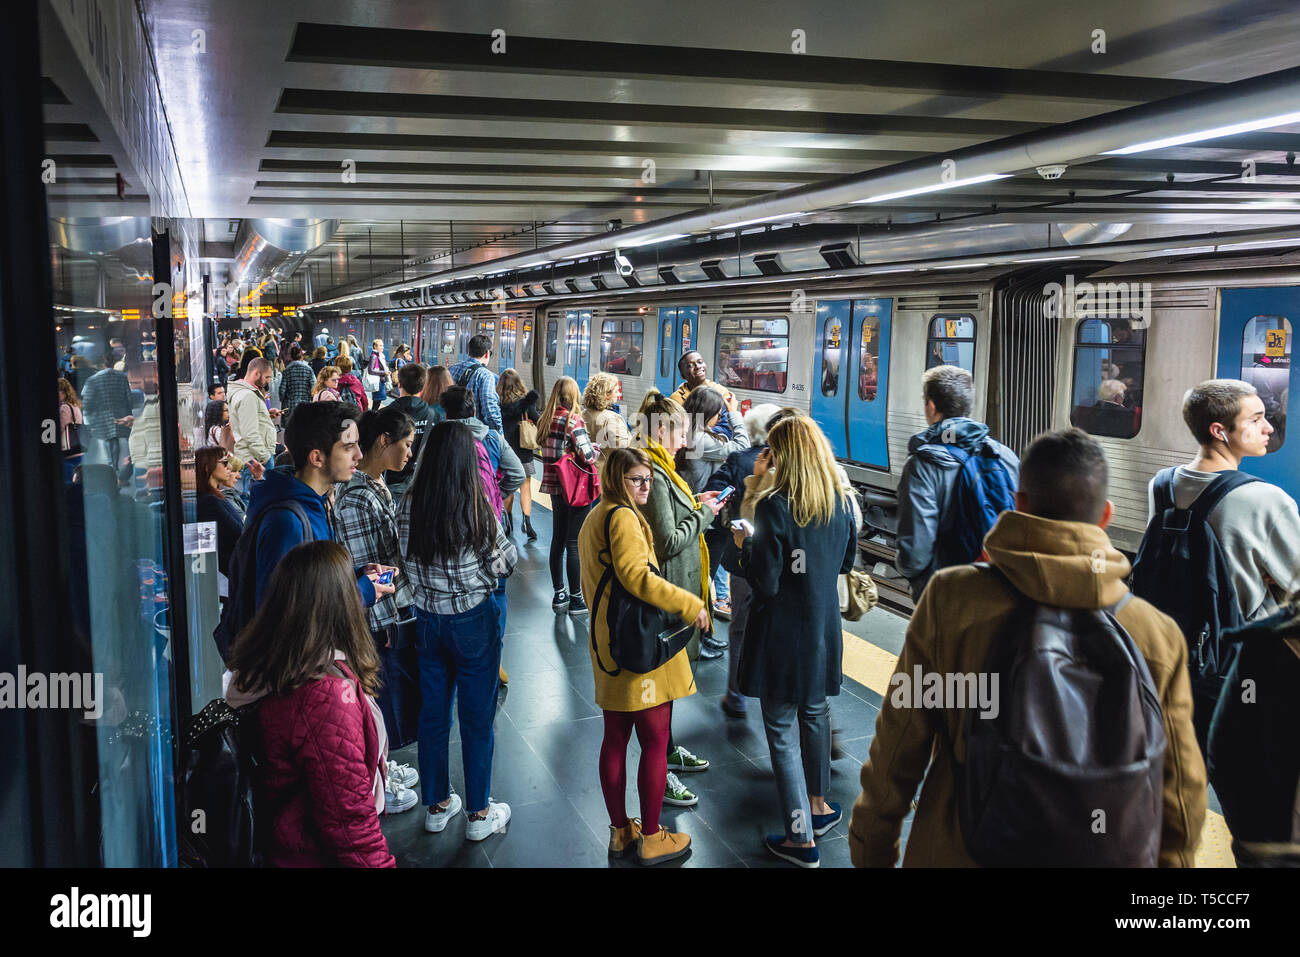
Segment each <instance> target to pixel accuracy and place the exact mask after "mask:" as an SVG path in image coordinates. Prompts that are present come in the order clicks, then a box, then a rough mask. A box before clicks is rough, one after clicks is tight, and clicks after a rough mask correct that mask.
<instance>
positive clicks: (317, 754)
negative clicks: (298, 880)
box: [226, 541, 397, 867]
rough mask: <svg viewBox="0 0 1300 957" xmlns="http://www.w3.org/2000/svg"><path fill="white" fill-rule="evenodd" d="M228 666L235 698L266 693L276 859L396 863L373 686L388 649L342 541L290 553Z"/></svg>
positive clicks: (262, 806) (272, 858)
mask: <svg viewBox="0 0 1300 957" xmlns="http://www.w3.org/2000/svg"><path fill="white" fill-rule="evenodd" d="M230 669H231V671H232V672H233V676H232V678H231V681H230V687H229V689H228V690H227V693H226V700H227V701H228V702H230V704H231V705H232V706H234V707H240V706H242V705H244V704H248V703H250V702H251V701H254V700H257V699H259V698H260V699H261V702H262V703H261V706H260V707H259V708H258V710H257V718H258V722H259V724H260V725H261V731H262V738H263V742H264V747H265V759H266V760H265V764H264V773H265V777H264V779H263V782H262V783H263V786H264V794H263V797H262V799H261V801H260V803H259V805H258V813H259V822H260V820H261V815H269V817H268V826H269V827H270V828H271V831H270V838H269V843H268V851H267V855H266V858H267V863H268V864H269V865H271V866H273V867H339V866H341V867H396V866H397V865H396V862H395V861H394V860H393V855H392V854H390V853H389V851H388V842H387V841H385V840H384V835H383V833H381V831H380V829H379V813H380V811H382V810H383V807H384V778H383V776H384V774H386V773H387V767H386V758H387V749H388V742H387V740H386V739H385V734H384V723H383V721H382V719H381V720H376V717H375V716H376V714H377V713H378V707H377V706H376V705H375V704H374V701H373V698H372V695H373V694H374V693H375V691H376V690H377V689H378V679H379V656H378V654H377V652H376V651H375V642H374V639H373V638H371V636H370V629H369V628H368V627H367V626H366V617H365V613H364V611H363V610H362V608H361V599H360V596H359V595H358V593H357V589H356V581H355V579H354V577H353V571H352V559H351V557H350V556H349V555H348V552H347V550H346V549H345V548H344V547H343V546H342V545H339V544H338V543H336V542H330V541H316V542H306V543H304V544H302V545H299V546H297V547H296V548H294V549H292V550H291V551H290V552H289V553H288V554H286V555H285V556H284V558H282V559H281V560H280V563H279V565H277V566H276V569H275V572H274V574H272V576H271V583H270V587H269V590H268V592H267V594H266V596H265V598H264V600H263V601H262V604H261V607H260V608H259V609H258V612H257V615H256V616H254V618H253V620H252V621H251V622H250V623H249V625H248V627H246V628H245V629H244V630H243V631H242V632H240V634H239V637H238V638H236V639H235V644H234V647H233V648H232V650H231V660H230Z"/></svg>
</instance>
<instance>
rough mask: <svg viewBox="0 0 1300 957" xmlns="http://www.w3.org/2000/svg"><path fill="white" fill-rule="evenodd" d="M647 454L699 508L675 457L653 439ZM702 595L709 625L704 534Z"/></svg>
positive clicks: (707, 578) (701, 561)
mask: <svg viewBox="0 0 1300 957" xmlns="http://www.w3.org/2000/svg"><path fill="white" fill-rule="evenodd" d="M645 452H646V455H648V456H650V461H651V462H653V463H654V464H655V465H657V466H659V467H660V468H661V469H663V470H664V474H666V475H667V476H668V480H669V481H670V482H672V483H673V484H674V485H676V486H677V487H678V488H679V489H681V490H682V492H683V493H685V495H686V497H687V498H688V499H690V500H691V505H692V506H693V507H695V508H696V509H698V508H699V507H700V500H699V498H698V497H697V496H696V494H695V493H694V492H693V491H691V487H690V486H689V485H687V484H686V479H684V478H682V477H681V476H680V475H678V474H677V465H676V463H675V462H673V457H672V456H671V455H669V454H668V450H667V449H666V448H664V447H663V446H662V445H660V444H659V443H658V442H655V441H654V440H653V439H651V440H647V441H646V444H645ZM700 597H701V598H703V599H704V607H705V608H706V609H707V610H708V612H709V625H710V627H712V625H713V606H712V603H711V602H710V601H709V546H707V545H705V544H704V535H703V534H701V535H700Z"/></svg>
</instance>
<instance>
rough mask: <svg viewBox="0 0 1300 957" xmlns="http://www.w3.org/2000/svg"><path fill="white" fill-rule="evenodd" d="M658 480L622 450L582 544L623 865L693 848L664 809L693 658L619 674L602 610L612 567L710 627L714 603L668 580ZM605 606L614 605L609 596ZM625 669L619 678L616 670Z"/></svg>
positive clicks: (612, 841)
mask: <svg viewBox="0 0 1300 957" xmlns="http://www.w3.org/2000/svg"><path fill="white" fill-rule="evenodd" d="M653 484H654V474H653V471H652V467H651V464H650V457H649V456H648V455H646V453H645V452H643V451H641V450H640V449H631V448H623V449H613V450H611V451H610V453H609V455H607V456H606V458H605V462H604V465H603V466H602V468H601V497H600V501H599V502H598V503H597V504H596V506H595V507H594V508H593V509H592V511H591V514H590V515H589V516H588V517H587V521H586V522H585V523H584V524H583V526H582V532H581V533H580V534H579V536H578V551H579V553H580V554H581V556H582V590H583V593H584V594H585V595H586V596H587V601H588V602H589V603H591V606H592V608H593V609H594V610H595V612H596V613H595V614H594V615H593V616H592V622H591V648H590V654H591V670H592V673H593V676H594V678H595V682H596V705H597V707H599V708H600V709H601V710H602V711H603V712H604V720H605V736H604V739H603V740H602V741H601V744H600V762H599V771H600V789H601V791H602V792H603V793H604V796H605V807H606V810H608V811H609V832H610V834H609V853H610V856H612V857H617V856H620V855H622V854H624V853H625V852H627V851H628V850H630V849H631V848H632V847H633V846H634V845H635V847H636V849H637V856H638V858H639V859H640V861H641V863H643V864H659V863H662V862H663V861H670V860H673V859H674V858H678V857H681V856H682V855H684V854H686V853H687V851H688V850H689V849H690V844H691V839H690V836H689V835H686V834H674V833H672V832H671V831H668V830H666V829H664V828H662V827H660V826H659V816H660V813H661V812H662V810H663V803H664V793H665V783H666V779H667V776H668V765H667V762H666V760H665V757H664V754H665V750H666V749H667V747H668V738H669V727H670V725H671V722H672V708H673V701H674V700H676V699H677V698H685V697H687V696H688V695H692V694H694V693H695V680H694V678H693V677H692V675H691V665H690V662H689V661H688V660H687V656H686V650H685V649H682V650H681V651H679V652H678V653H677V654H676V655H674V656H673V657H672V658H671V659H669V660H668V661H667V662H666V663H664V664H663V665H661V666H660V667H658V668H656V669H655V670H654V671H652V672H650V673H649V674H633V673H631V672H627V671H619V670H618V669H617V668H616V667H615V665H614V664H613V659H612V658H611V656H610V648H609V624H608V618H607V616H606V615H604V614H602V613H601V608H599V607H598V606H597V601H598V596H597V594H596V592H597V589H598V586H599V583H600V580H601V577H602V574H603V573H604V571H605V569H606V567H610V568H612V569H613V571H614V574H615V575H617V576H618V580H619V582H620V583H621V584H622V586H623V587H624V588H625V589H627V591H628V592H629V593H630V594H632V595H634V596H635V597H637V598H639V599H641V601H644V602H648V603H649V604H651V605H654V606H655V607H656V608H663V609H665V610H667V611H669V612H672V613H673V614H675V615H677V616H678V617H679V618H680V619H681V621H682V622H683V623H684V624H691V623H694V624H695V626H696V627H704V626H706V625H707V624H708V621H709V615H708V612H706V611H705V610H704V600H703V599H702V598H701V597H700V596H699V595H698V594H696V593H694V592H689V591H686V589H684V588H678V587H677V586H676V585H673V584H672V583H670V582H668V581H667V580H666V579H664V578H662V577H661V576H659V575H656V574H654V572H653V571H652V570H651V567H650V566H651V565H653V564H654V562H655V557H654V538H653V536H652V534H651V531H650V525H649V523H647V522H646V520H645V516H644V515H643V514H642V512H641V509H642V507H644V505H645V504H646V500H647V499H648V498H649V497H650V488H651V486H652V485H653ZM599 600H601V601H603V600H605V597H604V593H602V595H601V596H600V598H599ZM611 671H615V672H616V673H615V674H610V673H609V672H611ZM634 728H635V729H636V736H637V741H638V742H639V743H640V745H641V766H640V768H639V770H638V772H637V791H638V792H639V796H640V798H641V820H640V821H638V820H637V819H636V818H631V819H629V818H628V816H627V805H626V803H625V796H626V793H627V744H628V740H629V739H630V738H631V736H632V730H633V729H634Z"/></svg>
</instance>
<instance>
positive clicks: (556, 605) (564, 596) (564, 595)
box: [551, 588, 569, 611]
mask: <svg viewBox="0 0 1300 957" xmlns="http://www.w3.org/2000/svg"><path fill="white" fill-rule="evenodd" d="M568 607H569V593H568V592H567V591H565V590H564V589H563V588H561V589H560V590H559V591H557V592H556V593H555V597H554V598H552V599H551V608H552V609H553V610H554V611H560V610H561V609H563V608H568Z"/></svg>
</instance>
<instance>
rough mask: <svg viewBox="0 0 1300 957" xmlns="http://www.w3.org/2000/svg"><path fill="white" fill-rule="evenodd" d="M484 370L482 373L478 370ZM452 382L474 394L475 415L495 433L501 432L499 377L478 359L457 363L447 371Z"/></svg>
mask: <svg viewBox="0 0 1300 957" xmlns="http://www.w3.org/2000/svg"><path fill="white" fill-rule="evenodd" d="M479 369H482V370H483V371H482V372H479V371H478V370H479ZM447 371H448V372H450V373H451V378H452V381H454V382H455V383H456V384H457V385H463V386H464V387H465V388H466V389H469V391H470V392H472V393H473V394H474V415H475V417H476V418H477V419H478V420H479V421H480V422H482V423H483V424H484V425H486V426H487V427H488V428H489V429H493V430H494V431H497V432H500V431H501V398H500V397H499V396H498V395H497V376H496V373H495V372H493V371H492V370H491V369H489V368H488V367H487V366H485V365H483V363H481V362H479V361H478V360H477V359H466V360H465V361H464V362H457V363H456V364H455V365H454V366H452V367H451V368H450V369H448V370H447Z"/></svg>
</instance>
